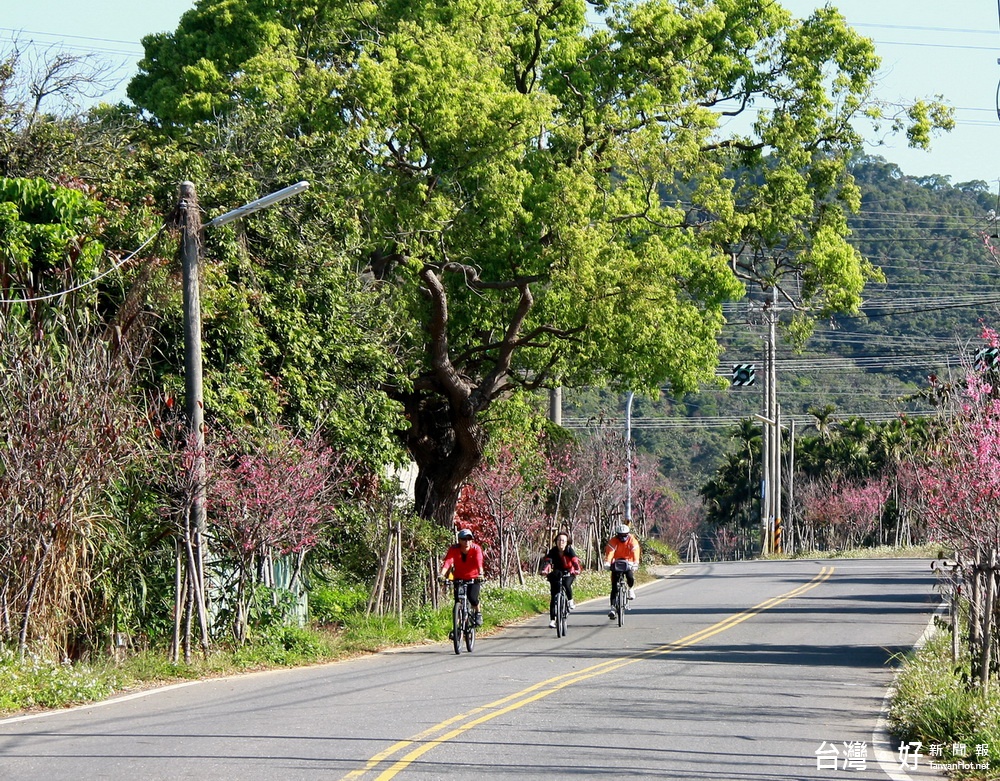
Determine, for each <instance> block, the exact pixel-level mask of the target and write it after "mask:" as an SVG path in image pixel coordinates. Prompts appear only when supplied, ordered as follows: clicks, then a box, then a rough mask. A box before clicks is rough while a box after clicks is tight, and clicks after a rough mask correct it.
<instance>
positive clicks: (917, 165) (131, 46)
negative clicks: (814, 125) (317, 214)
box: [0, 0, 1000, 191]
mask: <svg viewBox="0 0 1000 781" xmlns="http://www.w3.org/2000/svg"><path fill="white" fill-rule="evenodd" d="M781 1H782V3H783V4H784V5H785V7H786V8H788V9H789V10H790V11H791V12H792V13H793V14H794V15H796V16H805V15H807V14H808V13H810V12H811V11H812V10H813V9H814V8H816V7H817V5H820V3H817V2H815V0H781ZM832 4H833V5H835V6H836V7H837V8H839V9H840V10H841V12H842V13H843V14H844V16H845V17H846V19H847V21H848V23H849V24H851V25H852V26H854V27H855V28H856V29H857V30H858V31H859V32H860V33H862V34H863V35H865V36H867V37H869V38H871V39H873V40H874V41H875V43H876V48H877V51H878V53H879V55H880V56H881V57H882V72H881V74H880V77H879V88H878V96H879V97H880V98H881V99H883V100H886V101H890V102H894V103H895V102H904V101H908V100H912V99H913V98H916V97H934V96H937V95H941V96H943V99H944V101H945V102H946V103H948V104H949V105H951V106H952V107H954V109H955V119H956V127H955V129H954V130H953V131H952V132H951V133H949V134H946V135H944V136H940V137H937V138H935V139H934V141H933V145H932V149H931V151H930V152H923V151H917V150H909V149H907V148H906V144H905V140H902V139H893V138H888V139H882V141H881V142H880V143H877V144H872V145H870V146H869V147H868V150H867V151H868V152H870V153H871V154H877V155H880V156H882V157H884V158H885V159H887V160H889V161H891V162H893V163H895V164H896V165H898V166H899V167H900V169H901V170H902V171H903V173H905V174H909V175H911V176H929V175H933V174H939V175H945V176H949V177H950V178H951V182H952V183H953V184H957V183H959V182H967V181H971V180H973V179H981V180H984V181H986V182H987V183H988V184H989V185H990V188H991V189H992V190H994V191H998V190H1000V118H998V109H997V98H998V83H1000V64H998V57H1000V16H998V3H997V1H996V0H833V2H832ZM193 6H194V0H156V2H152V0H90V2H80V0H0V52H3V51H6V50H9V48H10V45H11V41H12V39H13V38H14V37H16V38H17V39H18V40H19V41H20V42H21V44H22V45H23V44H24V43H25V42H29V41H30V42H31V43H32V45H33V46H34V47H35V48H38V49H42V50H44V49H49V48H52V47H55V48H59V47H63V48H64V49H66V50H69V51H71V52H74V53H94V54H96V55H100V56H103V57H106V58H108V59H109V60H111V61H114V62H115V63H118V64H120V65H121V71H120V73H121V77H122V79H123V84H122V86H121V87H119V88H118V90H117V91H116V92H114V93H112V95H111V96H110V98H109V99H111V100H120V99H124V81H127V79H128V78H129V77H130V76H131V75H132V74H133V73H134V72H135V63H136V62H137V61H138V60H139V58H140V57H141V56H142V53H143V52H142V46H141V45H140V43H139V40H140V39H141V38H142V37H143V36H144V35H147V34H149V33H154V32H164V31H172V30H174V29H175V28H176V26H177V23H178V21H179V20H180V17H181V15H182V14H183V13H184V11H186V10H188V9H190V8H192V7H193ZM874 140H875V139H873V141H874Z"/></svg>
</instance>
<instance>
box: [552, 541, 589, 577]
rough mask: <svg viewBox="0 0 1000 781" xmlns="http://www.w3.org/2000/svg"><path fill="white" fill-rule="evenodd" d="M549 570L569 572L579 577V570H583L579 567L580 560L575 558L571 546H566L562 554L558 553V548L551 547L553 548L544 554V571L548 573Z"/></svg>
mask: <svg viewBox="0 0 1000 781" xmlns="http://www.w3.org/2000/svg"><path fill="white" fill-rule="evenodd" d="M549 569H554V570H560V571H561V572H571V573H573V574H574V575H579V574H580V570H581V569H583V568H582V567H581V566H580V559H579V558H577V555H576V552H575V551H574V550H573V547H572V546H571V545H567V546H566V550H564V551H562V552H560V551H559V548H558V547H555V546H553V548H552V549H551V550H550V551H549V552H548V553H546V554H545V571H546V572H548V571H549Z"/></svg>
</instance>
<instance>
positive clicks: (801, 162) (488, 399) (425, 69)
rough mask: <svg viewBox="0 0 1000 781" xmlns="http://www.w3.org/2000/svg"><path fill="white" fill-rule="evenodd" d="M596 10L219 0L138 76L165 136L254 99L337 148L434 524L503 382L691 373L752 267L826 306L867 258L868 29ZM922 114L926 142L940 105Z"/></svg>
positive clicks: (137, 95)
mask: <svg viewBox="0 0 1000 781" xmlns="http://www.w3.org/2000/svg"><path fill="white" fill-rule="evenodd" d="M594 8H595V9H596V13H597V14H599V19H600V22H599V23H596V22H594V19H595V18H598V17H594V16H591V17H588V15H587V13H586V6H585V3H584V2H583V0H541V2H531V3H527V2H523V0H475V1H473V0H405V2H404V1H403V0H397V1H396V2H384V3H351V2H346V1H345V0H321V1H320V2H316V0H309V2H306V1H305V0H284V2H273V0H200V2H198V3H197V5H196V7H195V8H194V9H193V10H191V11H189V12H188V13H186V14H185V15H184V16H183V17H182V19H181V22H180V25H179V27H178V29H177V30H176V31H175V32H174V33H168V34H160V35H154V36H150V37H148V38H146V39H145V40H144V44H145V48H146V57H145V59H144V60H143V61H142V62H141V65H140V68H141V70H140V73H139V75H138V76H137V77H136V78H135V79H134V81H133V82H132V84H131V85H130V87H129V96H130V97H131V98H132V100H133V101H135V102H136V104H137V105H138V106H140V107H141V108H143V109H144V110H146V111H147V112H149V114H150V115H152V116H153V117H154V118H155V120H156V121H157V122H158V123H159V124H160V125H161V126H162V127H163V128H164V129H165V130H166V131H168V132H177V131H185V130H189V129H190V128H191V127H192V126H194V125H198V124H208V123H215V122H220V121H221V122H226V121H229V120H231V119H233V118H235V117H241V116H242V117H245V116H246V115H251V116H258V117H262V118H263V117H267V118H268V121H267V126H269V127H273V126H275V125H276V124H277V125H278V126H280V127H281V128H282V129H283V130H282V132H284V133H285V134H286V135H287V136H289V137H292V138H295V139H296V140H297V141H298V142H300V143H302V144H309V143H313V144H315V143H317V141H316V139H337V143H338V144H345V146H344V148H345V150H346V152H345V153H346V154H347V155H348V156H349V164H348V165H345V166H343V167H342V168H341V171H340V173H341V174H343V173H344V170H345V169H349V170H350V175H349V176H343V175H341V176H339V177H337V178H332V177H331V178H326V179H323V180H322V181H317V182H316V186H317V188H318V189H320V190H321V191H323V192H324V193H325V194H328V196H329V197H330V198H331V199H340V200H339V202H340V203H342V205H343V208H342V210H341V215H340V216H341V220H342V222H341V224H340V226H339V228H338V229H337V236H338V238H339V239H342V238H343V237H344V236H345V235H350V236H351V237H352V238H356V240H357V242H356V247H357V252H358V253H359V256H363V257H364V263H365V265H366V266H367V269H368V272H369V278H370V279H371V283H372V285H373V286H375V287H376V288H377V289H378V290H379V292H380V293H381V295H383V296H384V297H385V299H386V300H387V301H388V302H390V303H391V305H392V306H393V308H394V310H395V311H396V312H397V313H398V318H397V319H396V322H395V325H396V327H397V333H396V337H395V343H394V347H395V348H396V351H397V356H398V358H399V361H400V365H401V367H402V371H401V372H400V374H399V376H398V377H397V378H396V380H395V381H393V382H390V383H387V384H386V388H385V390H386V392H387V393H388V395H389V396H390V397H392V398H393V399H395V400H397V401H398V402H399V403H400V404H401V405H402V407H403V409H404V411H405V416H406V420H407V426H408V427H407V428H406V429H405V430H404V431H401V435H402V439H403V441H404V442H405V444H406V445H407V447H408V449H409V451H410V453H411V454H412V456H413V458H414V459H415V461H416V462H417V464H418V466H419V470H420V477H419V480H418V486H417V490H418V501H419V503H420V507H421V509H422V511H423V512H424V513H425V514H427V515H432V516H434V517H436V518H437V519H438V520H440V521H441V522H445V523H446V522H449V521H450V519H451V516H452V512H453V509H454V506H455V502H456V500H457V496H458V492H459V490H460V487H461V485H462V483H463V482H464V480H465V479H466V478H467V477H468V475H469V474H470V473H471V471H472V470H473V469H474V468H475V467H476V465H477V464H478V463H479V462H480V460H481V458H482V454H483V447H484V442H485V437H486V434H485V429H484V425H483V413H484V412H485V411H486V410H487V409H488V408H489V407H490V405H491V404H492V403H493V402H494V401H495V400H497V399H499V398H502V397H505V396H507V395H509V394H511V393H513V392H516V391H517V390H518V389H519V388H529V389H530V388H538V387H544V386H547V385H558V384H564V385H575V384H583V383H592V384H593V383H602V382H610V383H612V384H615V385H618V386H620V387H629V388H635V389H648V390H653V389H656V388H659V387H662V386H664V385H669V386H670V387H672V388H674V389H688V388H692V387H694V386H696V385H697V383H698V382H700V381H702V380H705V379H707V378H709V377H710V376H711V375H712V374H713V372H714V368H715V365H716V358H717V353H718V347H717V342H716V336H717V334H718V332H719V329H720V327H721V325H722V322H723V316H722V310H721V305H722V303H723V302H724V301H726V300H730V299H733V298H736V297H739V296H740V295H741V292H742V290H743V287H742V284H743V283H744V282H750V283H752V284H755V285H759V286H760V287H762V288H768V289H769V288H772V287H774V286H778V288H780V289H781V290H783V291H786V290H787V291H788V292H787V295H788V298H789V300H794V301H795V303H796V305H797V306H801V307H804V308H808V309H811V310H812V311H822V312H829V311H835V310H845V309H846V310H851V309H852V308H854V307H856V305H857V303H858V301H859V296H860V293H861V290H862V288H863V286H864V283H865V281H866V279H867V278H869V277H870V276H871V275H872V274H873V273H874V270H873V269H872V268H871V267H870V266H869V265H868V264H867V263H866V262H865V261H864V260H863V259H862V258H861V257H860V256H859V255H858V253H857V252H855V251H854V250H852V249H851V248H850V247H849V246H848V244H847V243H846V241H845V240H844V236H845V234H846V231H847V228H846V223H845V214H846V213H847V212H848V211H849V210H850V209H851V208H852V207H854V206H856V203H857V193H856V190H855V188H854V187H853V184H852V180H851V177H850V175H849V173H848V172H847V169H846V161H847V160H848V158H849V157H850V155H851V154H852V153H854V152H855V151H856V150H857V149H858V147H859V146H860V137H859V135H858V131H857V130H856V128H855V126H854V124H853V123H854V122H855V121H856V120H857V119H858V118H859V117H862V116H870V115H871V114H873V113H876V114H877V113H879V111H880V109H879V107H876V106H874V105H873V104H872V102H871V101H870V96H871V93H872V89H873V86H874V78H875V73H876V70H877V68H878V64H879V63H878V58H877V57H876V56H875V54H874V50H873V46H872V43H871V42H870V41H869V40H867V39H865V38H862V37H860V36H858V35H857V34H856V33H855V32H854V31H852V30H851V29H849V28H848V27H847V26H846V25H845V24H844V20H843V18H842V17H841V16H840V15H839V14H838V13H837V12H836V11H834V10H832V9H830V8H825V9H821V10H818V11H816V12H815V13H814V14H813V15H812V16H811V17H809V18H808V19H806V20H802V21H799V20H795V19H793V18H792V17H791V16H790V14H789V13H788V12H787V11H786V10H784V9H783V8H781V7H780V6H779V5H778V4H777V3H774V2H771V1H770V0H767V1H765V0H716V1H715V2H709V1H708V0H646V1H645V2H617V1H615V0H613V1H612V2H608V3H603V2H602V3H599V4H596V5H594ZM883 114H884V112H883ZM275 117H277V118H278V120H277V122H275ZM909 118H910V119H911V120H913V121H912V124H911V127H910V133H911V140H913V141H914V142H915V143H925V142H926V140H927V137H928V134H929V132H930V131H931V129H933V128H934V127H935V126H936V125H938V124H941V123H946V122H947V121H948V117H947V116H946V115H943V114H940V113H938V111H937V109H936V107H934V106H926V105H924V104H916V105H915V107H913V108H911V110H910V112H909ZM244 121H245V120H244ZM318 173H319V178H321V177H322V173H321V172H318ZM345 226H350V228H349V229H348V228H345ZM787 279H791V280H794V282H795V285H794V292H793V291H792V290H789V289H788V288H787V286H786V285H784V283H783V280H787Z"/></svg>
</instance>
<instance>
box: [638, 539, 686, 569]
mask: <svg viewBox="0 0 1000 781" xmlns="http://www.w3.org/2000/svg"><path fill="white" fill-rule="evenodd" d="M642 558H643V561H644V563H645V562H648V563H650V564H680V563H681V557H680V555H679V554H678V553H677V551H676V550H674V549H673V548H672V547H670V546H669V545H667V544H666V543H665V542H662V541H661V540H658V539H656V538H655V537H648V538H646V539H644V540H643V541H642Z"/></svg>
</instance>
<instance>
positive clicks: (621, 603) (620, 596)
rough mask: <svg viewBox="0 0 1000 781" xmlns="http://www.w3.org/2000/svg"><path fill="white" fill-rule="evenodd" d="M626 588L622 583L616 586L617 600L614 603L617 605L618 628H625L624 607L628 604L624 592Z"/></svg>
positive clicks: (626, 594)
mask: <svg viewBox="0 0 1000 781" xmlns="http://www.w3.org/2000/svg"><path fill="white" fill-rule="evenodd" d="M625 589H626V586H625V584H624V583H622V584H620V585H619V586H618V599H616V600H615V601H616V602H617V603H618V609H617V611H615V612H617V613H618V626H625V606H626V605H627V604H628V592H627V591H626V590H625Z"/></svg>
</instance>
